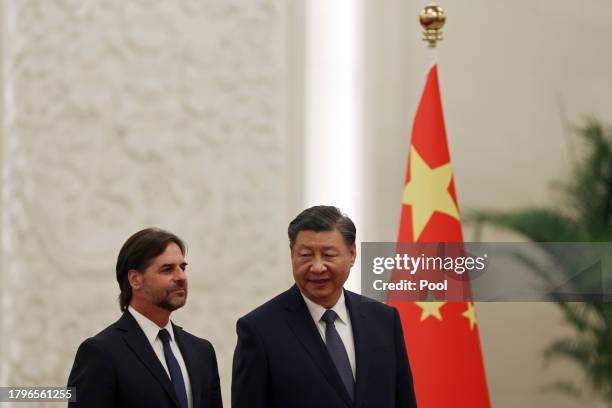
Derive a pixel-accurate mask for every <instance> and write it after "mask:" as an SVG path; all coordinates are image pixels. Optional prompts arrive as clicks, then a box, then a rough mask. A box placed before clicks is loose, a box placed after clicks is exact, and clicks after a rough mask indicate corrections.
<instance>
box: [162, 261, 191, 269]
mask: <svg viewBox="0 0 612 408" xmlns="http://www.w3.org/2000/svg"><path fill="white" fill-rule="evenodd" d="M174 265H176V264H175V263H172V262H169V263H165V264H162V265H161V266H160V267H159V269H162V268H167V267H169V266H170V267H172V266H174ZM179 265H180V266H187V265H189V264H188V263H187V262H181V263H180V264H179Z"/></svg>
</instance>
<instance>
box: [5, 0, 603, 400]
mask: <svg viewBox="0 0 612 408" xmlns="http://www.w3.org/2000/svg"><path fill="white" fill-rule="evenodd" d="M0 4H1V6H2V10H1V11H2V34H3V35H2V38H3V44H2V49H1V51H2V52H1V56H2V63H3V74H2V84H1V85H2V91H3V100H2V102H3V105H2V107H3V114H2V122H3V127H2V138H1V146H0V151H1V152H2V162H1V165H2V186H1V187H2V202H1V208H2V231H1V233H2V253H1V256H2V261H1V262H2V264H1V266H2V268H1V270H0V274H1V277H2V279H1V281H0V299H1V301H2V314H1V315H0V316H1V317H0V321H1V329H2V331H1V333H0V337H1V339H0V340H1V348H0V361H2V364H1V365H0V380H1V383H2V385H9V384H10V385H29V384H32V385H35V384H45V385H48V384H64V383H65V381H66V378H67V375H68V371H69V369H70V366H71V364H72V359H73V356H74V352H75V351H76V348H77V346H78V344H79V343H80V342H81V341H82V340H83V339H84V338H86V337H87V336H91V335H93V334H95V333H96V332H97V331H99V330H101V329H102V328H103V327H105V326H106V325H107V324H109V323H110V322H112V321H114V320H115V319H116V318H117V317H118V314H119V311H118V307H117V304H116V295H117V287H116V283H115V281H114V261H115V259H116V254H117V252H118V250H119V247H120V245H121V243H122V242H123V241H124V240H125V239H126V238H127V237H128V236H129V235H130V234H131V233H133V232H135V231H136V230H137V229H139V228H141V227H144V226H149V225H159V226H162V227H166V228H168V229H171V230H173V231H175V232H177V233H178V234H179V235H181V236H183V237H184V238H185V239H186V240H187V242H188V243H189V255H188V260H189V262H190V284H191V286H190V287H191V291H190V298H189V302H188V306H187V307H186V308H185V309H184V310H181V311H179V312H178V313H177V314H176V317H175V319H176V321H177V322H178V323H180V324H181V325H183V326H184V327H185V328H187V329H188V330H190V331H191V332H193V333H195V334H197V335H200V336H203V337H206V338H209V339H210V340H212V341H213V343H214V345H215V347H216V349H217V351H218V357H219V360H220V369H221V375H222V381H223V389H224V398H225V402H226V404H228V405H229V403H230V401H229V386H230V373H231V355H232V351H233V347H234V345H235V335H234V323H235V320H236V319H237V318H238V317H239V316H241V315H242V314H244V313H245V312H247V311H248V310H250V309H251V308H252V307H254V306H255V305H257V304H260V303H262V302H263V301H265V300H266V299H268V298H270V297H271V296H272V295H273V294H275V293H277V292H279V291H281V290H283V289H284V288H286V287H287V286H288V285H289V284H290V283H291V275H290V272H289V269H288V268H289V260H288V254H287V245H286V238H285V233H286V232H285V228H286V223H287V222H288V221H289V220H290V219H291V217H293V216H294V215H295V214H296V213H297V211H298V210H300V209H301V202H302V198H303V194H302V186H301V180H302V167H303V162H302V158H301V157H302V156H301V154H302V150H301V149H302V142H303V141H302V138H303V108H304V106H303V97H304V86H305V84H304V82H303V77H304V70H306V69H308V67H307V64H308V63H309V62H308V61H305V60H304V56H303V41H304V34H303V27H304V22H303V18H304V13H303V9H304V3H303V1H298V0H296V1H281V0H214V1H213V0H211V1H207V2H204V1H198V0H185V1H176V2H162V1H155V0H137V1H136V0H135V1H130V2H123V1H79V0H57V1H44V0H19V1H18V0H4V1H2V2H1V3H0ZM423 5H424V2H417V1H403V0H376V1H370V0H356V6H357V7H360V8H362V10H363V13H362V16H363V21H362V36H363V37H362V44H363V49H362V53H363V55H364V59H363V61H361V63H362V64H363V66H362V70H361V72H363V78H362V83H361V84H360V86H361V87H362V90H361V93H362V95H363V99H364V100H363V101H362V102H363V114H362V116H361V117H360V118H358V119H357V120H360V121H361V122H362V123H361V125H362V127H363V129H364V134H363V138H364V140H363V143H364V145H365V151H366V152H367V155H366V157H365V159H364V162H363V164H362V165H363V166H364V167H363V170H362V174H365V178H364V180H363V190H364V216H365V219H364V222H363V225H361V226H358V228H359V230H360V232H361V238H362V239H364V240H381V241H388V240H393V239H394V238H395V235H396V231H397V223H398V221H399V205H400V197H401V191H402V183H403V180H404V173H405V168H406V158H407V151H408V142H409V134H410V130H411V124H412V119H413V115H414V111H415V109H416V105H417V102H418V99H419V96H420V92H421V89H422V86H423V81H424V77H425V70H426V68H427V64H428V56H427V52H426V46H425V44H424V43H423V42H422V41H421V39H420V37H421V34H420V31H421V28H420V26H419V24H418V18H417V16H418V12H419V11H420V9H421V8H422V6H423ZM442 6H444V7H445V8H446V10H447V12H448V22H447V25H446V27H445V40H444V41H443V42H442V43H441V44H440V47H439V52H438V54H439V64H440V65H439V73H440V80H441V89H442V97H443V104H444V109H445V115H446V125H447V133H448V138H449V145H450V149H451V154H452V157H453V166H454V171H455V183H456V186H457V192H458V197H459V202H460V206H461V209H462V210H464V211H465V209H467V208H514V207H516V206H521V205H533V204H537V205H554V204H555V202H556V201H555V197H556V196H555V194H554V192H552V191H551V190H550V189H549V187H550V184H551V181H552V180H555V179H560V178H562V177H563V175H564V174H565V172H566V171H567V170H568V162H569V159H570V154H569V151H568V140H570V136H569V135H568V133H567V131H566V129H564V127H563V123H564V121H565V120H567V121H569V122H571V123H573V124H580V123H581V120H582V119H583V118H584V117H587V116H590V115H592V116H594V117H597V118H600V119H601V120H603V121H604V122H608V123H610V122H612V117H611V116H612V110H611V109H610V108H611V107H612V106H611V105H612V100H611V99H610V95H612V92H611V91H612V54H611V53H610V47H609V38H611V37H612V3H610V2H609V1H607V0H587V1H583V0H581V1H578V0H576V1H571V0H567V1H563V2H556V1H552V0H549V1H542V0H540V1H537V0H536V1H533V0H532V1H527V0H520V1H513V2H502V1H495V2H491V1H483V0H481V1H476V0H474V1H470V2H461V3H459V2H449V4H442ZM564 116H565V117H564ZM465 236H466V239H468V240H469V239H470V237H471V236H473V234H472V232H471V231H470V229H469V228H466V230H465ZM484 238H485V239H491V240H498V239H517V237H506V236H503V235H500V234H498V233H497V232H495V231H488V233H487V235H486V236H485V237H484ZM477 310H478V317H479V321H478V323H479V325H480V333H481V339H482V344H483V351H484V354H485V362H486V368H487V374H488V380H489V384H490V392H491V397H492V400H493V403H494V406H496V407H515V406H539V407H549V406H550V407H573V406H576V403H575V402H574V401H572V400H568V399H566V398H564V397H561V396H559V395H554V394H542V393H540V392H539V391H538V389H539V387H541V386H542V385H545V384H548V383H549V382H551V381H552V380H554V379H555V378H558V377H563V376H564V375H565V374H567V375H568V376H573V375H580V374H579V371H576V370H575V369H574V368H573V367H571V366H566V365H557V366H554V367H553V368H552V369H545V368H544V367H543V366H542V364H541V360H540V353H541V350H542V349H543V348H544V347H545V346H546V344H548V343H549V342H550V341H551V340H552V339H554V338H557V337H558V336H561V335H562V334H563V333H565V332H566V331H567V329H566V328H564V326H563V325H562V324H561V318H560V315H559V314H558V313H557V311H556V309H555V308H554V307H553V306H552V305H547V304H479V305H478V309H477ZM41 406H42V405H41Z"/></svg>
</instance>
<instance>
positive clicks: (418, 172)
mask: <svg viewBox="0 0 612 408" xmlns="http://www.w3.org/2000/svg"><path fill="white" fill-rule="evenodd" d="M452 178H453V172H452V169H451V164H450V162H448V163H446V164H443V165H442V166H439V167H436V168H435V169H432V168H431V167H429V165H428V164H427V163H426V162H425V160H423V158H422V157H421V155H419V153H418V152H417V151H416V149H415V148H414V146H410V181H409V182H408V184H406V187H405V188H404V197H403V202H404V204H409V205H411V206H412V236H413V237H414V238H413V239H414V240H415V241H416V240H417V239H419V236H420V235H421V232H423V229H424V228H425V226H426V225H427V222H428V221H429V219H430V218H431V216H432V215H433V213H434V211H440V212H442V213H444V214H448V215H450V216H451V217H454V218H456V219H459V211H458V210H457V206H456V205H455V201H454V200H453V198H452V197H451V195H450V193H449V192H448V186H449V185H450V182H451V180H452Z"/></svg>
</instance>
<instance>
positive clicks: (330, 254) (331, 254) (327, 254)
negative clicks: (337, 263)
mask: <svg viewBox="0 0 612 408" xmlns="http://www.w3.org/2000/svg"><path fill="white" fill-rule="evenodd" d="M323 255H325V256H326V257H328V258H332V257H334V256H336V254H335V253H334V252H327V253H325V254H323Z"/></svg>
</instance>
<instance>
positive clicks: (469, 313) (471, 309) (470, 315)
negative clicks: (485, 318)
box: [461, 302, 476, 330]
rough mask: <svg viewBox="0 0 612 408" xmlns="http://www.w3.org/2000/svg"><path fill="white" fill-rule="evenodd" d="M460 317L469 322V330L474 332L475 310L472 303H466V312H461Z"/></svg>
mask: <svg viewBox="0 0 612 408" xmlns="http://www.w3.org/2000/svg"><path fill="white" fill-rule="evenodd" d="M461 316H464V317H466V318H467V319H468V320H469V321H470V330H474V326H475V325H476V308H475V307H474V302H467V310H466V311H465V312H463V313H462V314H461Z"/></svg>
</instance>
